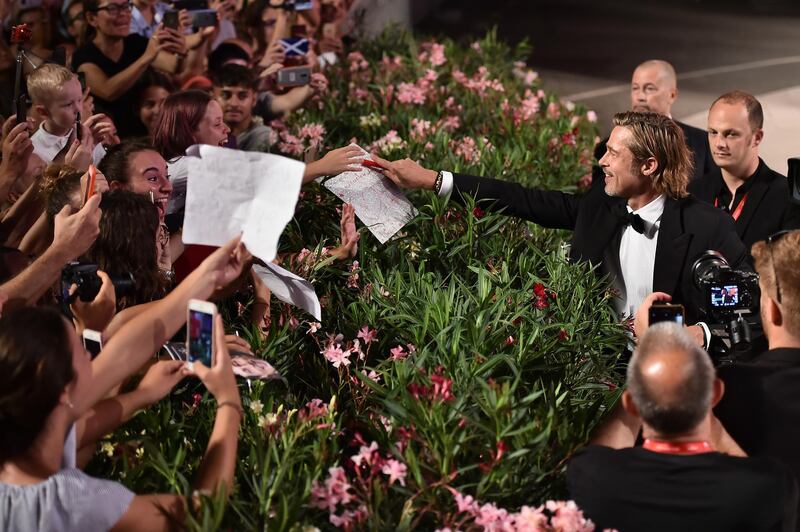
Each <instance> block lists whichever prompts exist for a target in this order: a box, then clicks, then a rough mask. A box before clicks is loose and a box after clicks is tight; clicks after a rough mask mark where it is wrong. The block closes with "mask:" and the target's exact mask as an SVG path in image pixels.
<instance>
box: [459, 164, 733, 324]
mask: <svg viewBox="0 0 800 532" xmlns="http://www.w3.org/2000/svg"><path fill="white" fill-rule="evenodd" d="M453 186H454V194H453V197H454V199H456V200H458V201H463V200H462V198H461V197H460V194H463V193H466V194H469V195H472V196H473V197H475V198H476V199H479V200H480V199H487V200H494V202H493V204H491V205H487V208H490V209H504V212H505V213H506V214H509V215H511V216H516V217H519V218H523V219H525V220H529V221H531V222H534V223H537V224H539V225H541V226H543V227H549V228H553V229H570V230H572V231H574V233H573V236H572V247H571V251H570V258H571V259H572V260H576V261H577V260H583V261H589V262H591V263H593V264H599V265H601V267H602V266H603V258H604V254H605V252H606V250H608V248H609V246H614V245H616V246H617V247H618V246H619V244H615V237H616V235H617V233H618V232H619V231H620V230H621V229H622V227H623V223H622V221H620V219H619V217H618V216H617V215H616V214H615V209H618V208H619V205H624V204H625V200H624V199H622V198H614V197H610V196H608V195H607V194H606V193H605V191H604V190H603V189H602V188H601V187H596V186H594V187H591V188H590V189H589V191H588V192H587V193H586V194H585V195H582V196H581V195H574V194H566V193H563V192H558V191H548V190H538V189H534V188H526V187H523V186H522V185H519V184H517V183H511V182H508V181H500V180H497V179H489V178H481V177H475V176H469V175H464V174H454V176H453ZM709 249H713V250H716V251H719V252H720V253H722V254H723V256H725V258H726V259H727V260H728V262H729V263H730V265H731V266H732V267H740V266H743V265H744V266H745V267H747V268H749V264H748V261H749V255H748V253H747V250H746V249H745V247H744V245H743V244H742V242H741V240H739V237H738V236H737V235H736V230H735V229H734V227H733V219H732V218H731V217H730V216H729V215H728V214H726V213H724V212H722V211H720V210H719V209H715V208H714V207H712V206H710V205H708V204H705V203H703V202H701V201H698V200H696V199H694V198H692V197H691V196H689V197H686V198H683V199H679V200H675V199H670V198H668V199H667V200H666V203H665V205H664V214H663V216H662V217H661V225H660V229H659V232H658V242H657V244H656V258H655V268H654V271H653V290H654V291H660V292H666V293H668V294H670V295H671V296H672V300H673V302H674V303H681V304H683V305H684V306H685V307H686V319H687V320H689V321H688V322H689V323H694V322H695V321H697V320H698V319H699V318H700V315H701V313H700V309H701V308H703V307H704V302H703V299H704V295H703V294H702V293H701V291H700V290H698V289H697V288H695V286H694V283H693V281H692V272H691V270H692V264H694V261H695V260H696V259H697V258H698V256H699V255H700V254H701V253H702V252H703V251H706V250H709ZM613 251H614V252H615V253H618V249H617V250H613ZM604 271H605V270H604Z"/></svg>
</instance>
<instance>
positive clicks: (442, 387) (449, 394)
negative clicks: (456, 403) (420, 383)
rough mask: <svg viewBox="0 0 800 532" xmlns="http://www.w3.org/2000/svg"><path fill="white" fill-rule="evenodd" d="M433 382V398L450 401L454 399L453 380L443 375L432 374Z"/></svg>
mask: <svg viewBox="0 0 800 532" xmlns="http://www.w3.org/2000/svg"><path fill="white" fill-rule="evenodd" d="M431 383H432V384H433V395H432V399H440V400H442V401H450V400H452V399H453V397H454V396H453V381H452V380H450V379H448V378H446V377H444V376H442V375H431Z"/></svg>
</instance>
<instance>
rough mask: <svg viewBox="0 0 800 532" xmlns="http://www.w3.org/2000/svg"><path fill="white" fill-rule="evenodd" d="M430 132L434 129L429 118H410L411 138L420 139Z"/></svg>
mask: <svg viewBox="0 0 800 532" xmlns="http://www.w3.org/2000/svg"><path fill="white" fill-rule="evenodd" d="M432 133H434V131H433V127H432V126H431V122H430V120H422V119H419V118H412V119H411V131H410V136H411V139H412V140H415V141H421V140H423V139H424V138H425V137H427V136H428V135H429V134H432Z"/></svg>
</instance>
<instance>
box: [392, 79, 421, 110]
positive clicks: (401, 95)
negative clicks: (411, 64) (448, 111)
mask: <svg viewBox="0 0 800 532" xmlns="http://www.w3.org/2000/svg"><path fill="white" fill-rule="evenodd" d="M397 101H398V102H400V103H413V104H416V105H422V104H424V103H425V90H424V89H423V88H421V87H419V86H417V85H415V84H413V83H401V84H400V85H398V86H397Z"/></svg>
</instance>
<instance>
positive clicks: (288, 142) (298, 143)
mask: <svg viewBox="0 0 800 532" xmlns="http://www.w3.org/2000/svg"><path fill="white" fill-rule="evenodd" d="M280 138H281V140H282V142H280V143H279V144H278V149H279V150H281V151H282V152H283V153H286V154H288V155H302V154H303V152H304V151H305V149H306V147H305V145H304V144H303V141H302V140H300V139H299V138H298V137H296V136H294V135H292V134H291V133H289V132H288V131H286V130H284V131H281V133H280Z"/></svg>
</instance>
